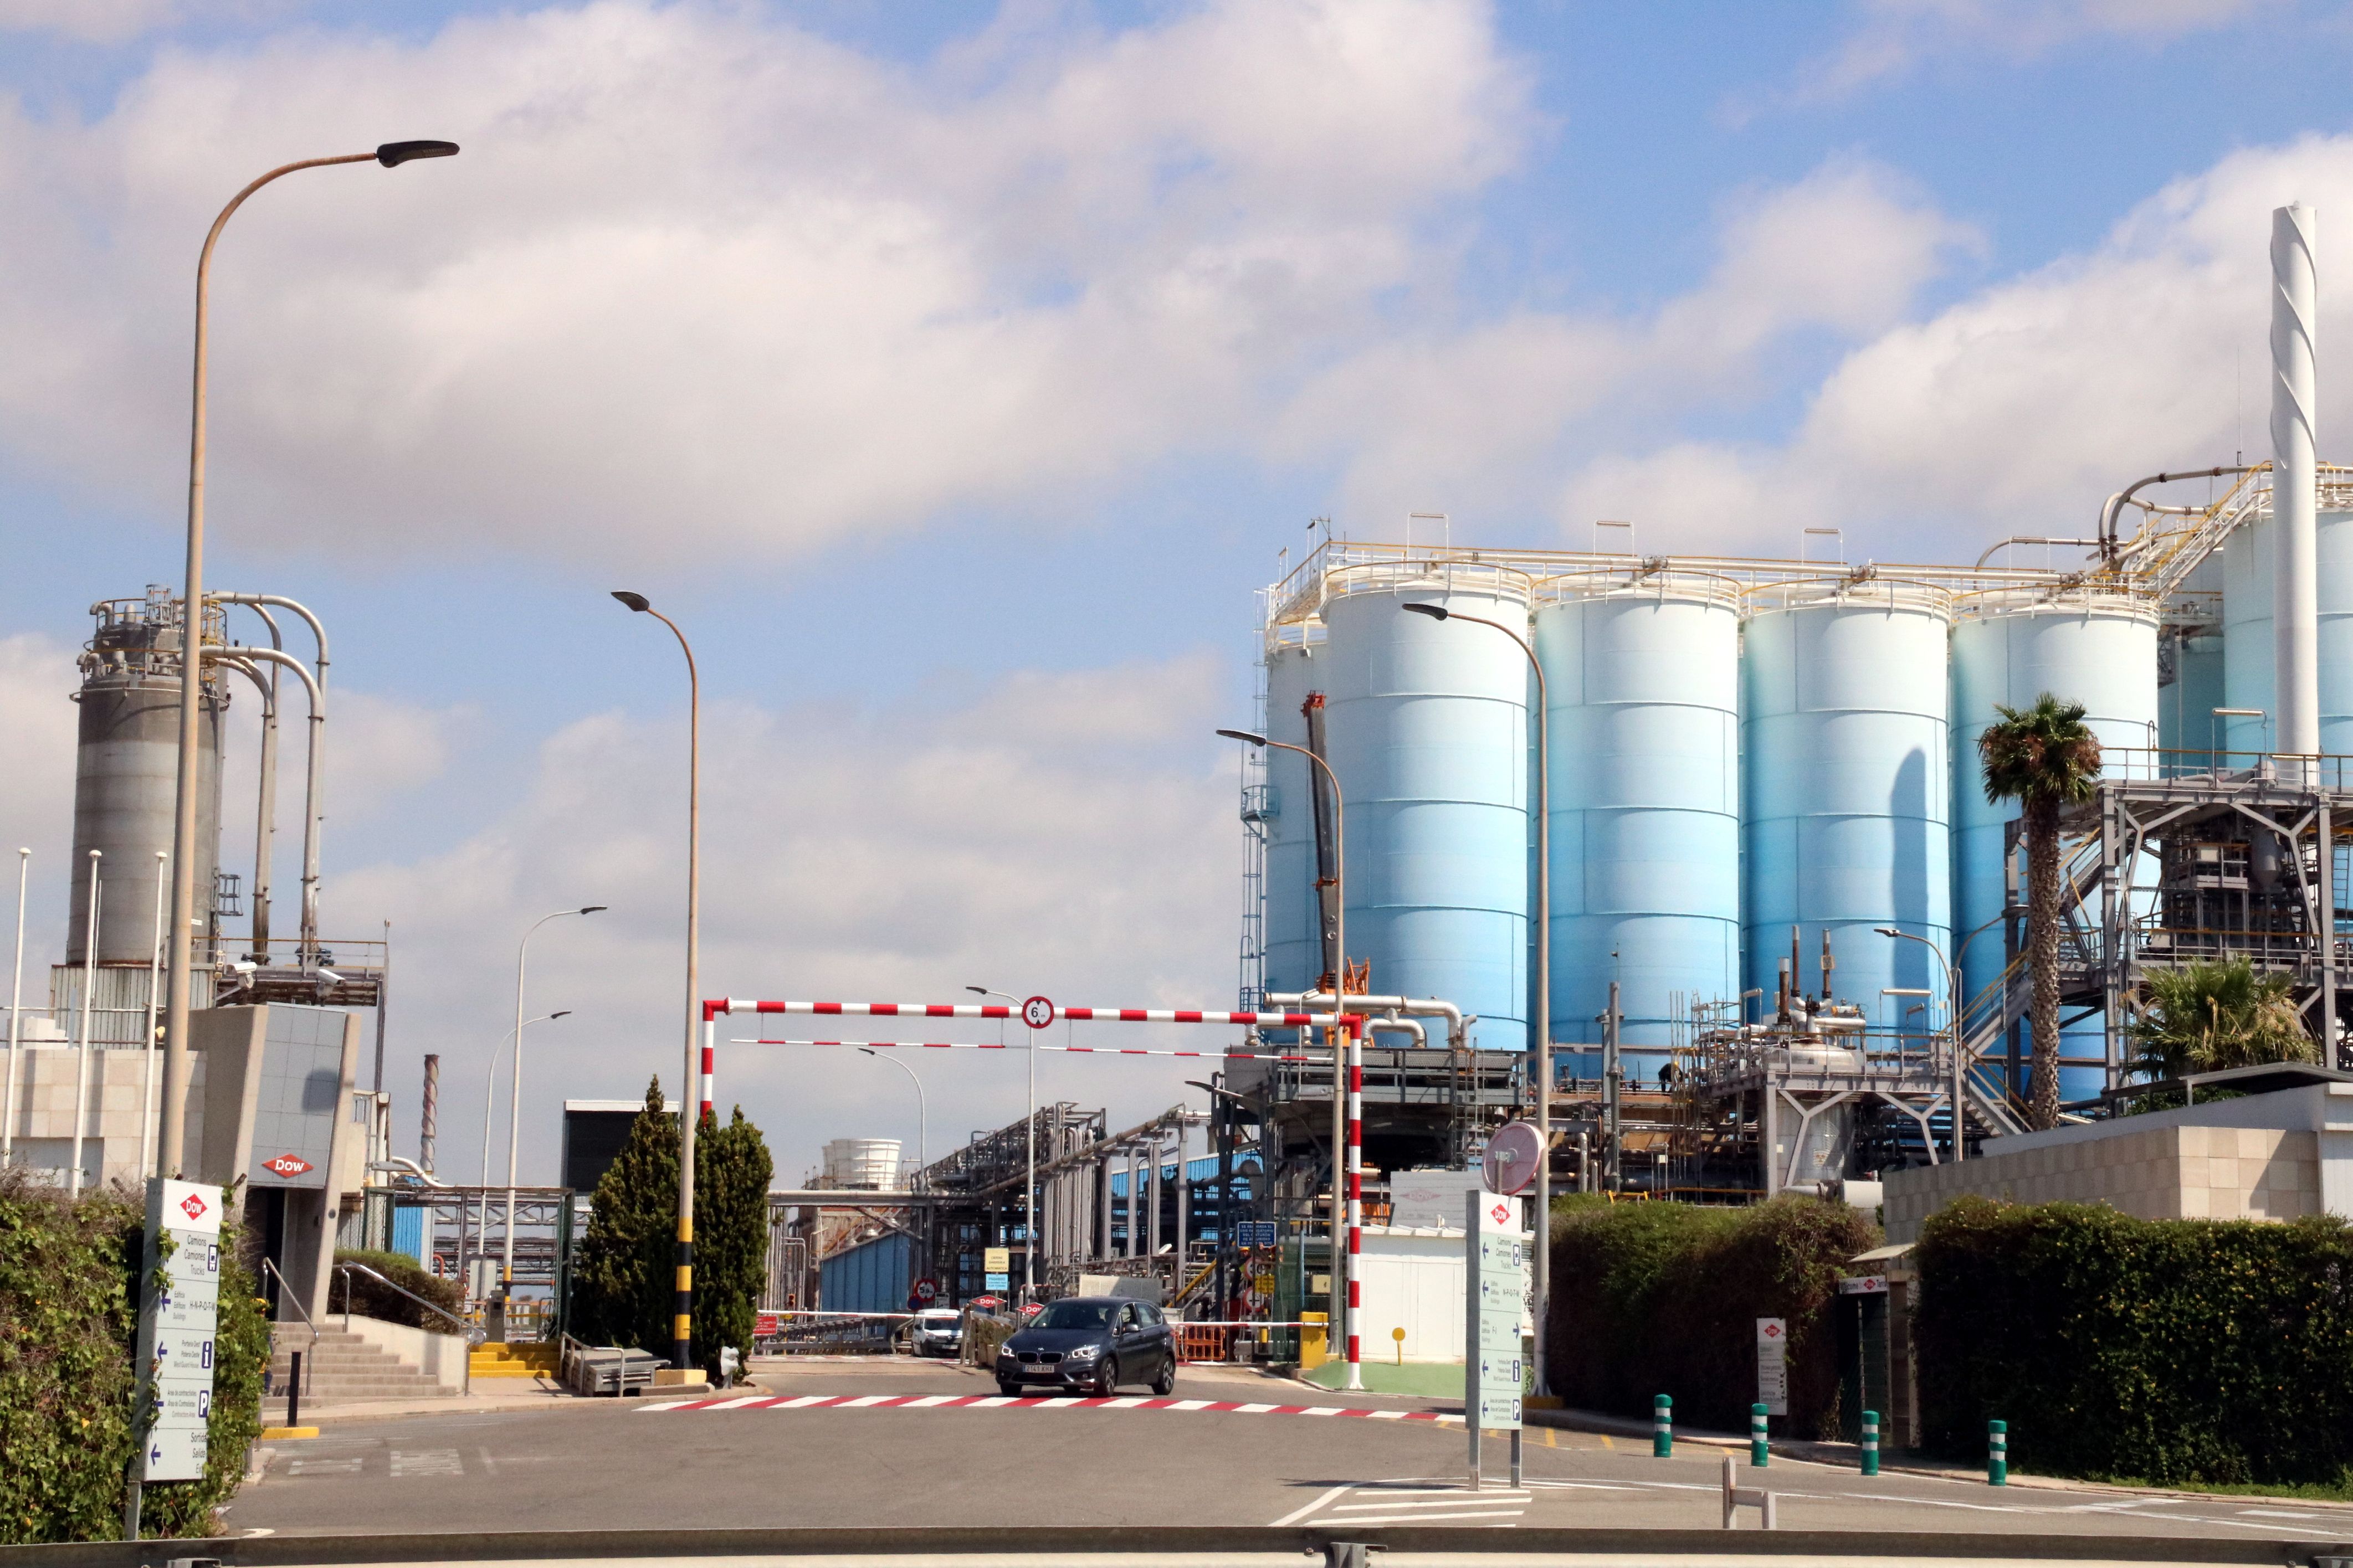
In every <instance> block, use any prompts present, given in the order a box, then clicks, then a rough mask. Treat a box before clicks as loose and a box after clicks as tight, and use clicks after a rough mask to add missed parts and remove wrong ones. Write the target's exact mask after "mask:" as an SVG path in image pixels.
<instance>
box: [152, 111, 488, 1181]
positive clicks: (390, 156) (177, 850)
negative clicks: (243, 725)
mask: <svg viewBox="0 0 2353 1568" xmlns="http://www.w3.org/2000/svg"><path fill="white" fill-rule="evenodd" d="M457 152H458V144H457V143H456V142H385V143H384V144H383V145H382V146H380V147H378V148H377V149H376V150H375V152H373V153H343V154H341V155H339V156H336V157H332V158H305V159H303V160H301V162H299V163H283V164H280V166H279V167H277V168H275V169H272V170H270V171H269V173H268V174H264V175H262V176H261V177H260V178H259V179H258V180H256V181H254V182H253V183H252V184H249V185H248V186H246V187H245V189H243V190H241V191H239V192H237V195H234V196H232V197H230V198H229V204H228V205H227V206H225V207H223V208H221V211H220V216H218V217H216V218H215V219H213V226H212V229H211V231H210V232H209V233H207V234H206V236H205V245H204V249H203V250H202V251H201V252H199V253H198V254H197V257H196V334H195V373H194V375H193V377H192V381H193V390H192V394H191V397H190V410H189V418H188V537H187V580H186V583H185V585H184V587H183V590H182V596H181V600H180V749H179V773H178V780H177V783H176V784H174V795H173V813H172V932H171V940H172V959H171V963H172V977H171V990H170V999H169V1001H168V1003H167V1004H166V1006H165V1010H164V1127H163V1136H162V1138H161V1139H160V1140H159V1141H158V1142H157V1145H156V1148H157V1154H156V1166H157V1170H156V1173H157V1174H159V1175H165V1176H169V1175H176V1174H177V1173H179V1171H180V1168H181V1166H182V1165H183V1164H185V1163H186V1162H185V1132H186V1128H185V1123H186V1121H187V1115H188V1013H189V1009H190V1008H191V1007H192V1006H193V1005H194V1001H195V998H194V996H193V994H192V993H193V990H194V986H193V980H194V975H193V973H192V966H193V960H194V956H195V955H194V952H193V951H192V949H193V947H194V945H195V902H196V886H195V861H196V856H195V845H196V795H197V781H196V757H197V749H196V735H197V731H198V730H199V728H200V727H201V725H202V721H203V714H204V702H203V686H204V660H203V658H202V656H201V650H202V648H203V647H204V636H205V372H206V365H207V353H208V349H209V343H210V340H209V335H208V321H207V311H208V307H209V305H210V302H211V285H212V268H213V247H214V245H215V244H216V243H217V242H218V241H219V239H220V236H221V229H222V228H223V227H224V226H227V223H228V220H229V217H230V215H232V214H234V213H235V212H236V211H237V208H239V207H241V206H243V205H245V200H246V198H247V197H248V196H250V195H253V193H254V192H256V191H258V190H259V189H261V187H262V186H264V185H266V184H269V182H270V181H272V180H275V179H279V178H281V177H283V176H285V175H287V174H293V173H294V172H295V171H296V170H298V169H319V168H325V167H327V166H328V165H330V164H334V163H367V162H369V161H370V160H374V161H375V163H381V164H383V165H384V166H385V168H387V169H395V168H398V167H399V166H400V165H401V164H403V163H410V162H413V161H414V160H416V159H418V158H449V157H454V156H456V155H457Z"/></svg>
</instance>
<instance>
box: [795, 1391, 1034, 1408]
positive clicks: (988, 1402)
mask: <svg viewBox="0 0 2353 1568" xmlns="http://www.w3.org/2000/svg"><path fill="white" fill-rule="evenodd" d="M1019 1397H1020V1395H1018V1394H990V1395H989V1396H988V1397H987V1398H986V1399H976V1400H974V1401H973V1402H972V1403H971V1404H970V1405H965V1409H966V1410H996V1409H999V1408H1001V1407H1003V1406H1005V1405H1010V1404H1012V1403H1013V1402H1014V1401H1015V1400H1016V1399H1018V1398H1019ZM799 1403H800V1401H799V1400H797V1399H796V1400H794V1401H793V1405H798V1404H799ZM793 1405H777V1406H776V1408H777V1409H778V1410H790V1409H791V1408H792V1407H793Z"/></svg>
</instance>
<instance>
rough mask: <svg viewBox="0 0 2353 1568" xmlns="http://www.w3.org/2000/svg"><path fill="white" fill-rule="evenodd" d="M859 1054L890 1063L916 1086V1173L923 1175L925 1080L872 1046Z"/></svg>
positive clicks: (860, 1050) (861, 1050)
mask: <svg viewBox="0 0 2353 1568" xmlns="http://www.w3.org/2000/svg"><path fill="white" fill-rule="evenodd" d="M858 1054H859V1055H860V1056H864V1057H872V1058H874V1059H875V1060H876V1061H878V1062H889V1063H890V1064H891V1065H892V1067H894V1068H898V1069H899V1070H900V1071H901V1072H902V1073H905V1074H906V1075H907V1081H908V1082H909V1083H912V1084H913V1085H914V1086H915V1171H916V1173H918V1174H921V1173H922V1172H923V1165H924V1160H923V1120H924V1113H923V1079H920V1078H917V1077H916V1076H915V1069H914V1068H911V1067H909V1066H908V1065H907V1064H906V1063H905V1062H902V1061H901V1060H900V1059H899V1058H896V1057H886V1056H884V1055H883V1054H882V1053H881V1051H878V1050H875V1049H874V1048H873V1047H871V1046H860V1047H858Z"/></svg>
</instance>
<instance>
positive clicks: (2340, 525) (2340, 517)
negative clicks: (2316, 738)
mask: <svg viewBox="0 0 2353 1568" xmlns="http://www.w3.org/2000/svg"><path fill="white" fill-rule="evenodd" d="M2273 539H2274V534H2273V532H2272V520H2271V518H2270V517H2269V516H2268V515H2266V516H2263V517H2258V518H2255V519H2253V520H2252V521H2249V522H2246V523H2243V524H2242V525H2241V526H2240V527H2239V528H2238V529H2237V530H2236V531H2233V532H2232V535H2231V537H2230V540H2229V542H2227V543H2225V544H2224V546H2223V548H2222V637H2223V643H2222V689H2223V696H2224V700H2223V702H2222V703H2221V706H2222V707H2226V708H2260V709H2262V710H2263V715H2264V716H2263V718H2261V719H2225V720H2222V721H2220V722H2221V725H2222V726H2223V733H2224V735H2225V736H2226V737H2227V739H2226V740H2225V742H2224V749H2225V750H2227V751H2232V752H2267V751H2270V750H2272V749H2273V748H2274V746H2276V745H2277V744H2278V743H2279V708H2278V705H2277V704H2276V703H2275V702H2274V700H2273V693H2274V689H2275V684H2276V668H2277V667H2276V664H2275V663H2274V659H2275V654H2274V648H2273V646H2272V549H2273V544H2272V541H2273ZM2316 557H2317V560H2318V563H2319V584H2318V589H2319V596H2320V749H2321V750H2322V751H2323V752H2332V753H2335V754H2337V755H2344V754H2347V753H2353V512H2348V511H2324V512H2322V513H2321V514H2320V516H2319V519H2318V528H2317V533H2316ZM2209 718H2210V721H2211V714H2210V716H2209ZM2235 760H2236V762H2237V763H2238V765H2239V766H2241V767H2244V766H2245V765H2247V761H2248V759H2246V758H2244V757H2241V758H2238V759H2235Z"/></svg>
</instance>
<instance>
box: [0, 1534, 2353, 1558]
mask: <svg viewBox="0 0 2353 1568" xmlns="http://www.w3.org/2000/svg"><path fill="white" fill-rule="evenodd" d="M1368 1548H1370V1549H1374V1550H1379V1551H1387V1552H1399V1553H1404V1552H1411V1553H1415V1554H1417V1555H1421V1554H1430V1555H1433V1556H1434V1555H1437V1554H1440V1553H1444V1554H1446V1555H1449V1556H1459V1557H1466V1558H1467V1557H1504V1556H1510V1557H1515V1558H1517V1559H1518V1560H1520V1561H1524V1562H1525V1561H1527V1560H1529V1559H1530V1558H1531V1557H1536V1556H1544V1557H1560V1558H1563V1559H1567V1558H1572V1557H1573V1558H1576V1559H1577V1560H1581V1561H1582V1560H1592V1561H1601V1560H1610V1561H1616V1562H1620V1563H1643V1562H1645V1561H1654V1562H1661V1563H1663V1562H1667V1561H1670V1560H1672V1561H1680V1562H1694V1561H1698V1560H1702V1559H1721V1558H1725V1557H1741V1558H1755V1559H1757V1560H1760V1561H1774V1560H1778V1561H1782V1562H1788V1563H1819V1562H1822V1561H1825V1560H1837V1561H1841V1562H1861V1561H1869V1560H1876V1561H1882V1562H1890V1563H1917V1562H1937V1561H1942V1562H1948V1563H1953V1562H1980V1563H2000V1562H2005V1561H2007V1562H2018V1561H2021V1560H2027V1561H2043V1562H2049V1561H2053V1560H2067V1561H2072V1562H2076V1563H2147V1562H2160V1563H2232V1564H2237V1563H2245V1564H2258V1563H2260V1564H2266V1565H2270V1568H2279V1565H2284V1564H2296V1565H2299V1568H2302V1565H2306V1564H2311V1565H2315V1568H2330V1565H2342V1564H2344V1563H2347V1562H2348V1554H2353V1547H2348V1546H2346V1545H2343V1544H2332V1543H2330V1542H2324V1541H2315V1540H2311V1539H2299V1538H2297V1537H2295V1536H2290V1535H2284V1534H2283V1535H2280V1536H2277V1537H2274V1538H2271V1539H2268V1540H2266V1539H2262V1538H2249V1537H2239V1536H2234V1537H2232V1538H2230V1539H2227V1540H2207V1539H2202V1538H2200V1537H2197V1536H2179V1535H2175V1536H2158V1535H2108V1536H2102V1535H2079V1534H2058V1533H2042V1532H2036V1531H2017V1532H2015V1533H2010V1532H2003V1533H2000V1534H1994V1533H1986V1534H1965V1533H1962V1532H1960V1531H1934V1532H1929V1531H1881V1530H1776V1531H1761V1530H1738V1531H1733V1530H1704V1529H1702V1530H1562V1529H1549V1528H1541V1527H1535V1528H1531V1527H1527V1526H1522V1527H1520V1528H1518V1529H1514V1530H1494V1529H1488V1528H1481V1527H1477V1526H1463V1525H1439V1524H1421V1525H1395V1524H1391V1525H1341V1526H1336V1527H1335V1526H1332V1525H1214V1524H1210V1525H1015V1526H986V1525H931V1526H923V1525H913V1526H910V1525H887V1526H871V1525H870V1526H843V1527H839V1528H823V1527H820V1528H811V1529H797V1530H678V1529H668V1530H576V1531H512V1532H504V1531H502V1532H498V1533H491V1532H469V1531H446V1532H438V1533H436V1532H427V1531H416V1532H406V1533H399V1534H393V1533H384V1534H353V1535H267V1536H258V1537H255V1536H236V1537H228V1538H216V1539H212V1540H195V1541H100V1542H83V1543H77V1544H71V1545H55V1546H0V1565H5V1568H15V1565H16V1564H19V1563H22V1564H25V1565H26V1568H32V1565H33V1564H36V1563H38V1564H41V1565H42V1568H52V1565H54V1568H145V1565H147V1564H152V1563H158V1562H166V1561H169V1560H171V1559H173V1558H187V1557H196V1558H213V1559H216V1560H217V1561H218V1562H219V1563H221V1564H222V1568H343V1565H345V1564H356V1563H518V1562H529V1561H548V1560H551V1559H565V1560H571V1561H596V1562H611V1563H624V1562H632V1561H641V1562H649V1563H652V1562H661V1563H675V1562H678V1561H680V1560H681V1559H687V1558H712V1559H718V1558H724V1557H736V1558H753V1557H761V1558H767V1559H770V1560H781V1559H822V1558H834V1557H899V1558H904V1557H910V1556H937V1557H939V1558H941V1559H942V1560H943V1561H944V1562H952V1561H953V1560H954V1559H955V1556H956V1555H958V1554H972V1553H987V1554H989V1559H990V1561H993V1562H1006V1561H1032V1562H1036V1561H1046V1562H1050V1561H1052V1560H1053V1555H1054V1554H1056V1553H1078V1552H1085V1553H1094V1554H1103V1555H1109V1554H1113V1553H1115V1554H1117V1555H1118V1556H1119V1557H1121V1558H1123V1559H1126V1560H1132V1561H1134V1562H1138V1563H1149V1562H1153V1561H1155V1560H1158V1561H1178V1560H1186V1561H1198V1560H1199V1559H1200V1558H1202V1557H1204V1556H1208V1555H1210V1554H1224V1553H1235V1554H1239V1553H1242V1552H1266V1553H1279V1554H1287V1555H1289V1556H1290V1557H1291V1558H1293V1560H1294V1561H1295V1560H1298V1559H1301V1558H1312V1559H1314V1560H1317V1561H1320V1562H1322V1563H1327V1564H1346V1563H1364V1562H1365V1561H1366V1552H1367V1549H1368Z"/></svg>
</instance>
